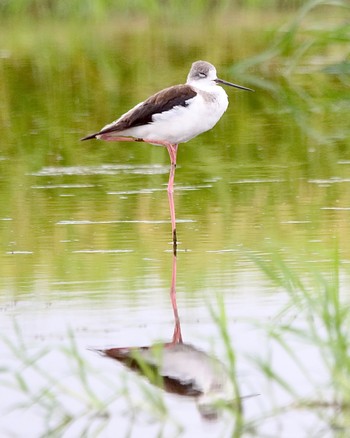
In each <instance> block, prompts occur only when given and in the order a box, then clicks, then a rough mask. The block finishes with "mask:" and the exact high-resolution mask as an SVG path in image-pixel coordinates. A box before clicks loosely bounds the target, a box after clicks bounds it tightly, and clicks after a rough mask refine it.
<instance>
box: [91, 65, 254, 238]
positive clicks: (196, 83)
mask: <svg viewBox="0 0 350 438" xmlns="http://www.w3.org/2000/svg"><path fill="white" fill-rule="evenodd" d="M220 84H222V85H230V86H231V87H236V88H240V89H242V90H249V91H252V90H251V89H250V88H246V87H242V86H241V85H236V84H232V83H231V82H226V81H224V80H222V79H218V78H217V76H216V69H215V67H214V66H213V65H212V64H209V62H205V61H197V62H194V63H193V64H192V67H191V70H190V72H189V74H188V76H187V82H186V84H181V85H174V86H172V87H169V88H166V89H165V90H162V91H159V92H158V93H156V94H154V95H153V96H151V97H149V98H148V99H147V100H145V101H144V102H141V103H139V104H138V105H136V106H135V107H134V108H132V109H131V110H130V111H128V112H126V113H125V114H123V115H122V116H121V117H119V118H118V119H117V120H115V121H114V122H112V123H110V124H108V125H106V126H105V127H103V128H102V129H101V130H100V131H99V132H96V133H94V134H91V135H88V136H86V137H84V138H82V140H90V139H93V138H97V139H100V140H106V141H143V142H146V143H150V144H155V145H160V146H164V147H166V148H167V150H168V153H169V156H170V161H171V170H170V177H169V184H168V194H169V203H170V215H171V224H172V233H173V243H174V245H176V223H175V208H174V201H173V198H172V194H173V184H174V177H175V167H176V155H177V148H178V144H179V143H184V142H187V141H188V140H191V139H192V138H194V137H196V136H197V135H199V134H201V133H203V132H205V131H208V130H210V129H212V128H213V127H214V126H215V125H216V123H217V122H218V121H219V120H220V118H221V116H222V115H223V114H224V112H225V111H226V109H227V106H228V98H227V94H226V93H225V91H224V89H223V88H221V87H220V86H219V85H220Z"/></svg>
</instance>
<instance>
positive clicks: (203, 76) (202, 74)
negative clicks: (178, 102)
mask: <svg viewBox="0 0 350 438" xmlns="http://www.w3.org/2000/svg"><path fill="white" fill-rule="evenodd" d="M198 76H199V77H200V78H206V77H207V75H206V74H205V73H198Z"/></svg>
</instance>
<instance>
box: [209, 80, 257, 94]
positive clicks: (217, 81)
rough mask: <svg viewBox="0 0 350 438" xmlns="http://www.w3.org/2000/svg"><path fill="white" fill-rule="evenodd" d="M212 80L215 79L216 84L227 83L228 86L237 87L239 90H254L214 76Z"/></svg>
mask: <svg viewBox="0 0 350 438" xmlns="http://www.w3.org/2000/svg"><path fill="white" fill-rule="evenodd" d="M214 81H215V82H216V83H217V84H223V85H229V86H230V87H235V88H239V89H240V90H246V91H254V90H252V89H251V88H247V87H243V86H242V85H236V84H232V83H231V82H227V81H224V80H222V79H218V78H216V79H214Z"/></svg>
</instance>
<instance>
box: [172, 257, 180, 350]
mask: <svg viewBox="0 0 350 438" xmlns="http://www.w3.org/2000/svg"><path fill="white" fill-rule="evenodd" d="M170 299H171V305H172V307H173V312H174V319H175V327H174V333H173V340H172V344H179V343H182V335H181V325H180V318H179V312H178V310H177V303H176V255H175V254H174V255H173V272H172V276H171V288H170Z"/></svg>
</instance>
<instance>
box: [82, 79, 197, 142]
mask: <svg viewBox="0 0 350 438" xmlns="http://www.w3.org/2000/svg"><path fill="white" fill-rule="evenodd" d="M196 95H197V93H196V91H195V90H194V89H193V88H192V87H191V86H190V85H186V84H184V85H175V86H173V87H169V88H165V89H164V90H162V91H159V92H158V93H156V94H154V95H153V96H151V97H149V98H148V99H147V100H145V101H144V102H143V103H142V104H141V105H139V106H136V107H135V108H134V109H133V110H131V111H129V112H128V113H126V114H125V116H123V117H122V118H121V119H120V120H118V121H117V122H116V123H115V124H113V125H112V126H108V127H106V128H105V129H102V130H101V131H100V132H97V133H95V134H92V135H88V136H87V137H84V138H82V140H89V139H91V138H95V137H96V135H99V134H108V133H109V132H118V131H124V130H125V129H129V128H133V127H135V126H141V125H147V124H148V123H150V122H152V117H153V116H154V115H155V114H161V113H163V112H165V111H169V110H171V109H172V108H174V107H175V106H187V105H188V103H187V102H188V100H189V99H192V98H193V97H195V96H196Z"/></svg>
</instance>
